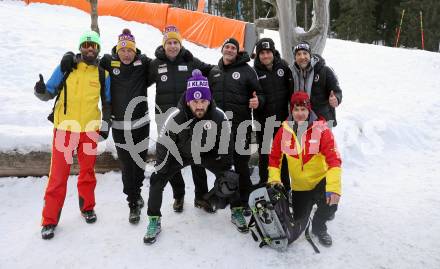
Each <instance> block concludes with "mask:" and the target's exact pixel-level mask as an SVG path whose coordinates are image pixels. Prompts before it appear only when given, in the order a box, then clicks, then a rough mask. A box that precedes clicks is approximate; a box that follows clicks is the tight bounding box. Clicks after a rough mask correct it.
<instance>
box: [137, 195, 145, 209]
mask: <svg viewBox="0 0 440 269" xmlns="http://www.w3.org/2000/svg"><path fill="white" fill-rule="evenodd" d="M136 203H137V205H138V206H139V208H143V207H144V204H145V202H144V199H143V198H142V196H139V199H137V201H136Z"/></svg>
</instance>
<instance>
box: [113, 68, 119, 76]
mask: <svg viewBox="0 0 440 269" xmlns="http://www.w3.org/2000/svg"><path fill="white" fill-rule="evenodd" d="M113 74H114V75H115V76H117V75H119V74H121V70H119V68H113Z"/></svg>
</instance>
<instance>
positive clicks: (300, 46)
mask: <svg viewBox="0 0 440 269" xmlns="http://www.w3.org/2000/svg"><path fill="white" fill-rule="evenodd" d="M300 50H305V51H307V52H308V53H309V54H312V53H311V52H310V44H309V42H307V41H301V42H299V43H298V45H296V46H295V47H294V48H293V55H294V56H295V55H296V53H297V52H298V51H300Z"/></svg>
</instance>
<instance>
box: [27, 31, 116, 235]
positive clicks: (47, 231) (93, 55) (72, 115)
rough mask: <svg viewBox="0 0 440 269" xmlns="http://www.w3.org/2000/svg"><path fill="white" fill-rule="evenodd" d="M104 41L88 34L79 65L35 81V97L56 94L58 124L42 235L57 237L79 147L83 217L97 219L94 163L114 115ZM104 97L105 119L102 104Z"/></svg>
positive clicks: (82, 42) (83, 40) (89, 220)
mask: <svg viewBox="0 0 440 269" xmlns="http://www.w3.org/2000/svg"><path fill="white" fill-rule="evenodd" d="M100 44H101V42H100V38H99V35H98V33H96V32H93V31H88V32H86V33H84V34H83V35H82V36H81V38H80V42H79V50H80V52H81V54H79V55H78V60H79V62H78V65H77V67H76V68H75V69H73V70H72V71H71V72H69V71H65V70H62V68H61V67H60V66H57V67H56V69H55V71H54V72H53V74H52V76H51V77H50V79H49V80H48V81H47V83H46V84H45V83H44V80H43V76H42V75H41V74H40V80H39V81H38V82H37V83H36V84H35V88H34V90H35V95H36V96H37V97H38V98H39V99H41V100H43V101H47V100H50V99H53V98H55V97H56V101H55V106H54V110H53V114H51V115H50V116H49V120H51V121H53V123H54V130H53V134H54V135H53V143H52V157H51V166H50V173H49V179H48V183H47V187H46V192H45V195H44V201H45V203H44V208H43V214H42V215H43V216H42V217H43V219H42V226H43V229H42V230H41V236H42V238H43V239H50V238H52V237H53V236H54V230H55V227H56V226H57V224H58V221H59V219H60V215H61V209H62V207H63V204H64V199H65V197H66V187H67V179H68V177H69V174H70V166H71V164H72V163H73V153H74V151H75V150H76V151H77V155H78V163H79V166H80V172H79V176H78V184H77V186H78V195H79V207H80V210H81V215H82V216H83V217H84V219H85V221H86V222H87V223H94V222H95V221H96V214H95V212H94V207H95V193H94V191H95V186H96V178H95V171H94V166H95V161H96V153H97V142H98V139H100V138H101V139H102V138H104V139H105V138H107V136H108V128H109V123H110V115H111V107H110V77H109V76H108V73H107V72H106V71H104V70H101V69H99V68H98V54H99V51H100ZM100 98H101V103H102V117H101V110H100V109H99V107H98V104H99V100H100ZM101 118H102V119H101ZM101 122H103V123H105V124H101ZM101 125H102V126H101ZM100 130H101V131H100Z"/></svg>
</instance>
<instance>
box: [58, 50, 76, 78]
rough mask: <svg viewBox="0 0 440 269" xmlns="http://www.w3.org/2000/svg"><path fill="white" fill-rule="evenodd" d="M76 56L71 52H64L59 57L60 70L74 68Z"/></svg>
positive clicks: (67, 70) (66, 70) (68, 70)
mask: <svg viewBox="0 0 440 269" xmlns="http://www.w3.org/2000/svg"><path fill="white" fill-rule="evenodd" d="M76 65H77V62H76V56H75V54H74V53H73V52H71V51H69V52H66V54H64V56H63V58H62V59H61V63H60V67H61V72H63V73H65V72H72V70H73V69H74V68H75V69H76Z"/></svg>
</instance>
